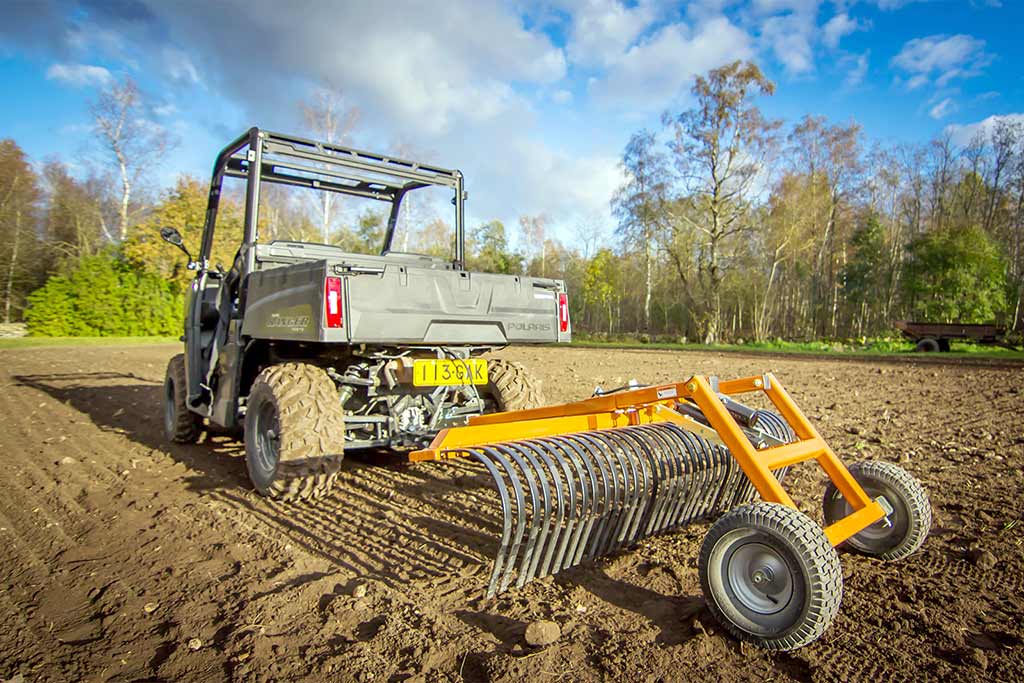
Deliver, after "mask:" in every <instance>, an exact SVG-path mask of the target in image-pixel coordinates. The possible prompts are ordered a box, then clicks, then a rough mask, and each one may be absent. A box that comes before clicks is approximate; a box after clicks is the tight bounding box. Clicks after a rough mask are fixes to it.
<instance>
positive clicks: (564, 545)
mask: <svg viewBox="0 0 1024 683" xmlns="http://www.w3.org/2000/svg"><path fill="white" fill-rule="evenodd" d="M537 441H539V442H541V443H543V444H546V445H548V446H550V447H551V448H552V449H553V450H561V451H562V453H563V454H565V455H566V456H567V458H566V459H567V460H568V461H569V462H570V463H572V468H573V471H575V474H576V480H577V482H578V483H579V486H578V489H577V490H578V491H579V493H580V498H579V500H580V504H579V508H578V515H577V521H576V525H575V528H574V529H573V530H572V533H570V530H569V529H566V531H565V535H564V536H563V537H562V542H561V543H560V544H559V546H558V552H557V554H556V555H555V564H554V569H553V570H552V571H553V572H559V571H561V570H563V569H567V568H568V567H570V566H571V565H570V564H569V562H570V561H571V560H572V553H571V550H572V548H573V547H575V544H576V543H577V542H578V541H579V538H580V534H581V533H582V532H583V528H584V527H585V526H586V524H587V519H586V517H587V512H586V511H587V507H588V504H589V503H590V498H591V497H590V496H588V495H587V483H586V477H585V476H584V474H583V468H582V467H580V464H579V462H577V461H576V459H575V458H573V457H572V455H571V454H569V451H568V450H567V449H566V448H565V446H564V444H563V443H562V438H561V437H558V436H553V437H548V438H545V439H537ZM573 508H574V509H575V508H576V504H575V500H574V501H573Z"/></svg>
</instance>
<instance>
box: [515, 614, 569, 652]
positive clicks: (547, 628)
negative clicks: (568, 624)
mask: <svg viewBox="0 0 1024 683" xmlns="http://www.w3.org/2000/svg"><path fill="white" fill-rule="evenodd" d="M561 637H562V629H561V628H559V626H558V624H556V623H555V622H553V621H543V620H542V621H535V622H533V623H532V624H530V625H529V626H527V627H526V635H525V637H524V640H525V641H526V644H527V645H529V646H531V647H546V646H548V645H551V644H552V643H554V642H557V641H558V639H559V638H561Z"/></svg>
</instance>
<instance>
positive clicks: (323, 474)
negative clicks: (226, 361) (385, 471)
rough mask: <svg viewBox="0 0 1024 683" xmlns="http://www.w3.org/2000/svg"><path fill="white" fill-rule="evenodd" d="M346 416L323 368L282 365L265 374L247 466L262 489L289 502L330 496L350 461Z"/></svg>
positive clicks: (251, 403) (257, 388) (252, 399)
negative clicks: (344, 463)
mask: <svg viewBox="0 0 1024 683" xmlns="http://www.w3.org/2000/svg"><path fill="white" fill-rule="evenodd" d="M344 439H345V414H344V412H342V408H341V404H340V402H339V401H338V390H337V388H336V387H335V384H334V382H333V381H332V380H331V378H330V377H328V376H327V373H326V372H324V370H323V369H322V368H319V367H317V366H315V365H309V364H306V363H282V364H281V365H274V366H271V367H269V368H267V369H265V370H264V371H263V372H261V373H260V374H259V375H258V376H257V377H256V380H255V381H254V382H253V385H252V389H251V390H250V391H249V400H248V403H247V407H246V413H245V464H246V467H247V468H248V470H249V479H251V480H252V483H253V486H255V487H256V490H257V491H259V492H260V493H262V494H263V495H265V496H268V497H270V498H277V499H280V500H285V501H298V500H310V499H315V498H321V497H323V496H325V495H326V494H327V493H329V492H330V490H331V488H332V487H333V485H334V481H335V479H337V477H338V471H339V470H340V468H341V461H342V458H343V457H344V443H345V441H344Z"/></svg>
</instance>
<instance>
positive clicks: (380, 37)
mask: <svg viewBox="0 0 1024 683" xmlns="http://www.w3.org/2000/svg"><path fill="white" fill-rule="evenodd" d="M144 2H145V3H146V4H147V5H148V9H149V11H150V12H152V14H153V15H154V18H155V20H156V21H157V23H158V24H159V25H161V27H165V28H166V29H167V31H168V32H169V33H170V35H171V37H172V40H173V42H174V43H176V45H175V48H176V50H177V51H178V52H179V53H180V54H181V55H186V54H187V55H189V56H190V59H189V61H188V62H186V63H180V64H178V67H179V69H178V72H177V73H178V76H179V77H180V78H184V79H185V80H193V81H194V80H197V79H198V78H199V75H200V74H216V77H217V80H219V83H218V84H210V87H222V88H224V89H226V90H227V91H228V92H229V93H230V94H231V95H233V96H236V97H239V98H240V99H242V100H243V101H245V102H246V103H247V104H250V105H253V106H254V107H255V108H257V109H258V110H259V111H261V112H264V111H265V110H266V108H267V107H268V106H270V107H272V106H275V104H274V101H276V102H277V103H278V104H277V105H276V106H281V107H289V108H291V106H292V103H293V102H294V98H295V97H297V96H298V95H297V91H301V90H302V89H304V88H305V87H308V85H310V84H318V85H319V84H331V85H332V86H334V87H339V88H342V89H344V90H345V91H346V92H347V93H349V94H350V95H352V96H353V97H354V98H355V99H357V100H359V101H362V102H364V103H365V106H366V107H368V108H373V109H375V110H377V111H379V112H385V113H386V118H387V120H389V121H391V122H394V123H395V124H397V125H399V126H401V127H403V128H408V129H412V130H414V131H420V132H426V133H429V134H435V135H436V134H440V133H443V132H446V131H449V130H451V129H452V128H453V127H455V126H457V125H458V124H459V122H460V121H465V120H480V119H482V118H487V117H493V116H496V115H497V114H498V113H500V112H504V111H508V110H509V109H510V108H511V107H512V106H513V105H514V104H515V103H516V102H517V101H518V99H519V98H518V97H517V95H516V94H515V91H514V87H513V86H514V84H517V83H539V84H550V83H555V82H557V81H559V80H561V79H562V78H563V76H564V75H565V72H566V60H565V55H564V53H563V52H562V50H561V49H559V48H557V47H555V46H554V45H553V44H552V43H551V41H550V39H549V38H548V37H547V36H546V35H544V34H543V33H542V32H540V31H536V30H528V29H526V28H525V27H524V26H523V22H522V20H521V18H520V17H519V15H517V14H515V13H514V12H511V11H509V9H508V8H507V7H506V6H505V5H504V4H502V3H499V2H498V1H497V0H489V1H480V2H463V3H422V2H413V1H411V0H406V1H405V2H402V1H397V2H394V3H392V5H390V6H389V11H388V12H381V11H379V9H378V8H377V6H376V5H373V4H370V3H327V4H323V5H318V6H317V10H316V11H299V12H297V11H295V8H294V7H292V6H291V5H289V4H288V3H280V2H275V1H273V0H253V1H248V0H231V1H226V0H225V1H221V2H207V3H167V2H163V1H162V0H144ZM395 17H401V21H396V20H395ZM339 27H353V31H354V35H356V40H354V41H352V42H350V43H348V44H344V45H343V44H341V43H339V35H340V34H339ZM225 35H232V36H244V40H242V39H239V40H225V39H224V36H225ZM254 46H258V49H256V48H254Z"/></svg>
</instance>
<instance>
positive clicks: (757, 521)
mask: <svg viewBox="0 0 1024 683" xmlns="http://www.w3.org/2000/svg"><path fill="white" fill-rule="evenodd" d="M698 571H699V574H700V583H701V588H702V589H703V591H704V597H705V599H706V600H707V604H708V608H709V609H710V610H711V613H712V614H713V615H714V616H715V618H716V619H718V620H719V621H720V622H721V623H722V624H724V625H725V627H726V628H727V629H728V630H729V631H730V632H731V633H732V634H733V635H734V636H736V637H737V638H739V639H741V640H745V641H747V642H750V643H753V644H755V645H757V646H758V647H762V648H765V649H768V650H793V649H796V648H798V647H802V646H804V645H807V644H808V643H810V642H813V641H814V640H816V639H817V638H818V637H820V636H821V634H822V633H824V632H825V629H827V628H828V626H829V624H831V623H832V619H833V618H834V617H835V615H836V613H837V612H838V611H839V603H840V601H841V599H842V594H843V572H842V568H841V567H840V565H839V556H838V555H837V554H836V551H835V549H834V548H833V547H832V546H831V544H830V543H829V541H828V538H827V537H826V536H825V532H824V531H822V529H821V527H819V526H818V525H817V524H815V523H814V522H813V521H812V520H811V519H810V518H809V517H807V516H806V515H804V514H803V513H801V512H800V511H799V510H796V509H794V508H791V507H787V506H785V505H780V504H778V503H755V504H753V505H744V506H741V507H738V508H735V509H733V510H731V511H730V512H727V513H726V514H725V515H723V516H722V517H721V518H719V520H718V521H717V522H715V524H714V525H713V526H712V527H711V529H710V531H708V534H707V536H706V537H705V538H704V544H703V546H702V547H701V551H700V558H699V560H698Z"/></svg>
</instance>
